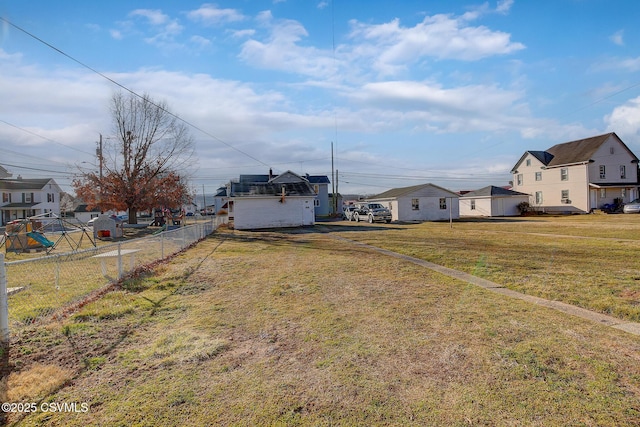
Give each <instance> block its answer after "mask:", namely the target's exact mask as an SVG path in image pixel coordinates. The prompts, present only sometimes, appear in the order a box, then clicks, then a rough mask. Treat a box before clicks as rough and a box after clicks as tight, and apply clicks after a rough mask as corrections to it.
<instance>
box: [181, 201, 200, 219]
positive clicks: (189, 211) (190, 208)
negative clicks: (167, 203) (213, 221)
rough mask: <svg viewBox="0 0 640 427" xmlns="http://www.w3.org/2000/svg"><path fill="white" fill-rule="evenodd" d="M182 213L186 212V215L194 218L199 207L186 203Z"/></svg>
mask: <svg viewBox="0 0 640 427" xmlns="http://www.w3.org/2000/svg"><path fill="white" fill-rule="evenodd" d="M182 212H184V214H185V215H188V216H193V215H195V214H196V212H198V205H196V204H195V203H193V202H189V203H185V204H183V205H182Z"/></svg>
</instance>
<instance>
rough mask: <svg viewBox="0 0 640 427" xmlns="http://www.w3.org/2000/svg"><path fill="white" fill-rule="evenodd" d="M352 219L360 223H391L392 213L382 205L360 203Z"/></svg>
mask: <svg viewBox="0 0 640 427" xmlns="http://www.w3.org/2000/svg"><path fill="white" fill-rule="evenodd" d="M352 219H353V220H354V221H355V222H358V221H369V222H371V223H372V222H376V221H384V222H386V223H389V222H391V212H390V211H389V209H387V208H385V207H384V206H382V205H381V204H380V203H359V204H357V205H356V208H355V211H354V212H353V215H352Z"/></svg>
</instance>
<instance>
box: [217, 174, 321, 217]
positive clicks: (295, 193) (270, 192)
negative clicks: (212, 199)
mask: <svg viewBox="0 0 640 427" xmlns="http://www.w3.org/2000/svg"><path fill="white" fill-rule="evenodd" d="M254 177H258V178H255V180H254V179H252V178H249V176H248V175H242V176H241V177H240V180H239V181H238V182H231V183H230V184H229V189H228V194H229V201H228V207H229V222H230V223H231V224H232V225H233V227H234V228H236V229H238V230H246V229H259V228H279V227H300V226H308V225H313V224H314V222H315V210H314V200H315V199H316V193H315V191H314V190H313V187H312V186H311V184H310V183H309V181H308V180H307V179H306V178H303V177H301V176H300V175H297V174H295V173H293V172H291V171H287V172H284V173H283V174H280V175H278V176H271V177H270V178H268V179H267V181H266V182H265V181H264V180H263V178H262V176H254Z"/></svg>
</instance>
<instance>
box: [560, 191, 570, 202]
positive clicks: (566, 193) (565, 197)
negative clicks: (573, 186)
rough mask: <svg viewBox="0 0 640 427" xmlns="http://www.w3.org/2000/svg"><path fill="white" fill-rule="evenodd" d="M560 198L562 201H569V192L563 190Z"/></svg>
mask: <svg viewBox="0 0 640 427" xmlns="http://www.w3.org/2000/svg"><path fill="white" fill-rule="evenodd" d="M560 197H561V198H562V200H563V201H564V200H569V190H562V192H561V195H560Z"/></svg>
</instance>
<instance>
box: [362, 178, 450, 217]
mask: <svg viewBox="0 0 640 427" xmlns="http://www.w3.org/2000/svg"><path fill="white" fill-rule="evenodd" d="M458 197H459V196H458V194H456V193H454V192H453V191H449V190H447V189H446V188H442V187H439V186H437V185H434V184H421V185H414V186H411V187H402V188H394V189H391V190H389V191H385V192H384V193H381V194H378V195H377V196H374V197H371V198H368V199H367V201H370V202H378V203H381V204H383V205H384V206H386V207H387V208H389V210H390V211H391V219H392V221H445V220H449V219H458V218H459V217H460V214H459V206H458Z"/></svg>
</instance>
